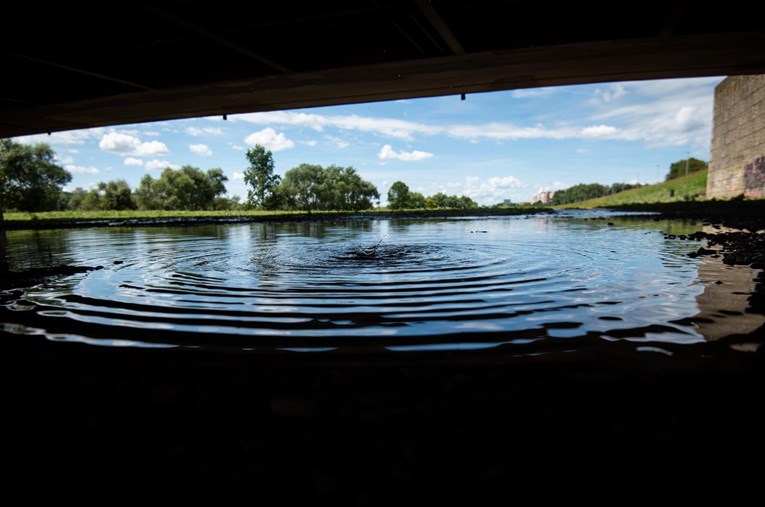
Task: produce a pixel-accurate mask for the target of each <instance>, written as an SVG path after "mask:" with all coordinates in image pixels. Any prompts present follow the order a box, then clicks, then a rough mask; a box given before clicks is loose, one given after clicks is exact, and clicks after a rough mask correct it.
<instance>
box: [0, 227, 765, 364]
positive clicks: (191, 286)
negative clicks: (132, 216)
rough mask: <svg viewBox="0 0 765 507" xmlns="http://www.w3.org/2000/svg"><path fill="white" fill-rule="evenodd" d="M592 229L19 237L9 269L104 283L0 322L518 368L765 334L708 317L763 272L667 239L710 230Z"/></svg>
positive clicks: (19, 297)
mask: <svg viewBox="0 0 765 507" xmlns="http://www.w3.org/2000/svg"><path fill="white" fill-rule="evenodd" d="M593 218H604V217H597V216H593V215H592V214H589V215H585V214H581V213H573V214H572V213H569V214H568V215H563V214H561V215H558V216H544V217H502V218H476V219H446V220H444V219H438V220H371V221H348V222H338V223H328V222H305V223H285V224H237V225H218V226H214V225H211V226H201V227H172V228H171V227H167V228H164V227H163V228H159V227H157V228H152V227H146V228H92V229H73V230H58V231H10V232H8V247H7V258H8V263H9V265H10V267H11V269H13V270H17V271H18V270H23V269H29V268H32V267H39V266H48V265H59V264H69V265H77V266H97V265H100V266H103V267H104V269H101V270H96V271H91V272H88V273H81V274H76V275H72V276H65V277H59V278H52V279H48V280H46V281H45V282H44V283H40V284H37V285H34V286H31V287H24V288H16V289H12V290H6V291H0V323H1V324H0V325H1V326H2V327H3V329H5V330H6V331H10V332H13V333H17V334H42V335H44V336H46V337H48V338H49V339H52V340H69V341H83V342H87V343H93V344H100V345H113V346H124V345H128V346H158V347H164V346H183V347H201V348H216V349H228V350H242V351H292V352H328V351H377V350H384V351H411V350H420V351H422V350H426V351H427V350H455V349H456V350H469V349H483V348H494V347H509V348H512V349H513V350H517V351H518V352H519V353H541V352H545V351H549V350H573V349H576V348H577V347H579V346H582V345H583V344H585V343H590V342H592V341H598V342H603V341H630V342H636V345H635V346H636V348H637V349H638V350H641V351H645V352H660V353H668V351H667V350H666V347H664V348H662V344H688V343H697V342H700V341H704V340H705V339H716V338H719V337H720V336H721V335H724V334H725V332H724V330H725V329H734V328H735V329H737V330H740V329H742V326H743V328H747V326H749V327H751V326H753V325H757V322H754V323H752V322H749V321H747V320H746V319H748V318H751V316H745V315H743V314H742V312H741V311H738V310H737V309H733V310H731V309H730V308H727V307H726V309H727V311H725V312H723V313H720V310H721V309H722V308H717V307H715V306H714V305H716V304H718V303H717V302H718V301H720V300H721V299H722V300H725V301H727V303H726V304H728V305H729V306H730V304H731V301H733V302H734V303H735V304H738V305H744V306H745V305H746V296H747V294H748V292H747V291H749V292H751V289H752V287H753V284H752V283H751V279H752V277H753V274H752V273H750V272H746V273H745V274H744V275H743V276H742V275H741V273H743V271H742V268H740V267H736V268H732V267H728V266H723V265H722V264H721V263H720V262H719V261H716V260H714V259H709V258H700V259H690V258H688V256H687V253H688V252H690V251H692V250H695V249H697V248H698V243H694V242H691V241H685V240H678V239H665V236H664V234H663V233H672V234H688V233H691V232H694V231H695V230H698V229H699V228H700V227H701V225H700V224H699V225H696V224H690V223H683V222H667V221H654V220H645V219H637V218H630V217H622V218H619V217H614V216H608V217H607V218H605V219H593ZM606 221H609V222H611V223H613V225H612V226H609V225H607V223H606ZM376 245H377V248H376V249H374V252H373V253H372V252H370V251H369V249H371V248H373V247H375V246H376ZM365 249H366V250H367V254H363V253H362V252H363V251H364V250H365ZM734 275H735V276H734ZM721 278H724V279H725V280H726V283H725V284H722V285H721V284H717V283H715V282H717V281H720V279H721ZM731 278H736V280H737V283H736V285H735V286H733V285H731V284H730V283H728V282H727V280H729V279H731ZM742 284H743V285H742ZM747 284H748V285H747ZM710 291H723V292H722V293H721V294H723V293H724V294H723V296H728V295H732V294H734V293H738V296H737V297H738V298H739V299H738V300H736V301H734V300H735V297H734V296H731V297H733V299H731V298H730V297H722V298H720V297H709V295H710ZM726 291H727V292H726ZM718 295H719V294H718ZM710 305H712V306H710ZM741 310H743V308H742V309H741ZM760 323H761V322H760ZM721 329H722V331H721Z"/></svg>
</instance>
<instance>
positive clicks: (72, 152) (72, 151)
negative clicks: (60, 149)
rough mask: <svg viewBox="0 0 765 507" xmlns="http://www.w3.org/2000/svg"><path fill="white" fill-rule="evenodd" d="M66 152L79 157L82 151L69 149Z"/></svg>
mask: <svg viewBox="0 0 765 507" xmlns="http://www.w3.org/2000/svg"><path fill="white" fill-rule="evenodd" d="M66 151H68V152H69V153H71V154H73V155H77V154H78V153H79V152H80V150H78V149H77V148H70V149H68V150H66Z"/></svg>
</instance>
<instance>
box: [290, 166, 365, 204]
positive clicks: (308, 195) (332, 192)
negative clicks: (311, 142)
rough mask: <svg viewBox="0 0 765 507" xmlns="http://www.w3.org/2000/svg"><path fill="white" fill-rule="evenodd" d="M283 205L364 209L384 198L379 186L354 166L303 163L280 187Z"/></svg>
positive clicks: (294, 169) (292, 170)
mask: <svg viewBox="0 0 765 507" xmlns="http://www.w3.org/2000/svg"><path fill="white" fill-rule="evenodd" d="M278 194H279V195H281V198H282V200H283V203H282V204H283V205H284V206H285V207H286V208H288V209H299V210H307V211H312V210H325V211H329V210H353V211H358V210H363V209H369V208H371V207H372V206H373V200H377V199H379V198H380V193H379V192H378V191H377V188H376V187H375V186H374V185H373V184H372V183H370V182H369V181H366V180H364V179H363V178H362V177H361V176H359V174H358V173H357V172H356V169H354V168H353V167H340V166H336V165H331V166H329V167H327V168H324V167H322V166H320V165H316V164H300V165H299V166H297V167H294V168H292V169H290V170H289V171H287V172H286V173H284V179H283V180H282V181H281V184H280V185H279V188H278Z"/></svg>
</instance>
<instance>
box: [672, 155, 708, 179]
mask: <svg viewBox="0 0 765 507" xmlns="http://www.w3.org/2000/svg"><path fill="white" fill-rule="evenodd" d="M707 167H709V164H708V163H706V162H704V161H703V160H699V159H697V158H693V157H691V158H687V159H683V160H678V161H677V162H674V163H672V164H671V165H670V166H669V172H668V173H667V176H666V177H665V178H664V181H669V180H672V179H675V178H678V177H680V176H685V175H686V174H690V173H695V172H696V171H705V170H706V169H707Z"/></svg>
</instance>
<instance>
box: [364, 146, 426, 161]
mask: <svg viewBox="0 0 765 507" xmlns="http://www.w3.org/2000/svg"><path fill="white" fill-rule="evenodd" d="M432 156H433V154H432V153H428V152H427V151H416V150H415V151H401V152H395V151H393V147H392V146H391V145H390V144H386V145H385V146H383V147H382V148H381V149H380V153H378V154H377V157H378V158H379V159H381V160H388V159H394V160H401V161H403V162H413V161H417V160H425V159H428V158H431V157H432Z"/></svg>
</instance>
